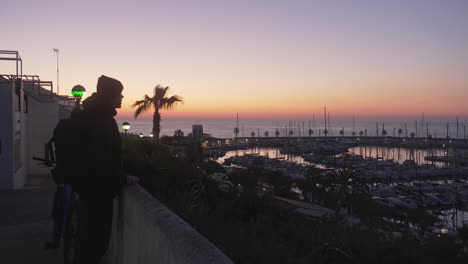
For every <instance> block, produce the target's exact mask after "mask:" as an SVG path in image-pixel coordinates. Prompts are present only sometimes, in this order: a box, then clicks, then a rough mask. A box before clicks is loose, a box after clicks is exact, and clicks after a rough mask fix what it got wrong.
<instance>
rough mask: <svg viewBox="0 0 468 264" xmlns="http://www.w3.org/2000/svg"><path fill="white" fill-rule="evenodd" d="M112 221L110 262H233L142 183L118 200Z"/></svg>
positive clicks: (227, 263) (186, 263) (132, 187)
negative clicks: (156, 197) (149, 192)
mask: <svg viewBox="0 0 468 264" xmlns="http://www.w3.org/2000/svg"><path fill="white" fill-rule="evenodd" d="M113 225H114V226H113V231H112V240H111V245H110V248H109V258H110V260H111V263H115V264H124V263H138V264H146V263H148V264H150V263H151V264H152V263H165V264H174V263H179V264H190V263H192V264H210V263H213V264H214V263H217V264H232V263H233V262H232V261H231V260H230V259H229V258H227V257H226V256H225V255H224V254H223V253H222V252H221V251H220V250H219V249H218V248H216V247H215V246H214V245H213V244H212V243H210V242H209V241H208V240H206V238H204V237H203V236H202V235H200V234H199V233H198V232H197V231H195V230H194V229H193V228H192V227H191V226H189V225H188V224H187V223H186V222H184V221H183V220H182V219H181V218H179V217H178V216H177V215H175V214H174V213H172V212H171V211H170V210H169V209H167V208H166V207H165V206H164V205H163V204H162V203H160V202H159V201H158V200H156V199H155V198H154V197H152V196H151V195H150V194H148V193H147V192H146V191H145V190H143V188H141V187H140V186H139V185H133V186H130V187H127V188H125V190H124V191H123V193H122V195H121V196H120V198H119V199H118V200H117V201H116V203H115V210H114V220H113Z"/></svg>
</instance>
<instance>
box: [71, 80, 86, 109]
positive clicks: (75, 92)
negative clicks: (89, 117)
mask: <svg viewBox="0 0 468 264" xmlns="http://www.w3.org/2000/svg"><path fill="white" fill-rule="evenodd" d="M71 94H72V96H73V97H74V98H75V100H76V106H77V107H79V106H80V102H81V99H82V98H83V97H85V96H86V89H85V88H84V87H83V86H82V85H79V84H77V85H75V86H73V88H72V90H71Z"/></svg>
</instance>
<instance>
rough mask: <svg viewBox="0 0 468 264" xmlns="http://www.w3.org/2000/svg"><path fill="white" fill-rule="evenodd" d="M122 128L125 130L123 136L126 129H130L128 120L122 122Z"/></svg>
mask: <svg viewBox="0 0 468 264" xmlns="http://www.w3.org/2000/svg"><path fill="white" fill-rule="evenodd" d="M122 128H123V130H124V131H125V136H127V130H129V129H130V123H128V122H123V124H122Z"/></svg>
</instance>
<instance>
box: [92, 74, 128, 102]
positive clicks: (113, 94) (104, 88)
mask: <svg viewBox="0 0 468 264" xmlns="http://www.w3.org/2000/svg"><path fill="white" fill-rule="evenodd" d="M122 90H123V85H122V83H121V82H120V81H119V80H116V79H114V78H111V77H107V76H105V75H101V77H99V79H98V83H97V94H98V96H99V97H101V98H106V99H107V100H109V102H110V103H111V105H112V106H113V107H114V108H120V107H121V106H122V98H123V95H122Z"/></svg>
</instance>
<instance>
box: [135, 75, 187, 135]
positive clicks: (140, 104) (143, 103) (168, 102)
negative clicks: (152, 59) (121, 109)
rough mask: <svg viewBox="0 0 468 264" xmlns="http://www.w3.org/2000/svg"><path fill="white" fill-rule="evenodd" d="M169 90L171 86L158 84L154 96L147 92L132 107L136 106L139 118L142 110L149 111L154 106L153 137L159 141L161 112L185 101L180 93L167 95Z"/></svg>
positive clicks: (136, 114)
mask: <svg viewBox="0 0 468 264" xmlns="http://www.w3.org/2000/svg"><path fill="white" fill-rule="evenodd" d="M167 90H169V86H167V87H162V86H161V85H159V84H158V85H156V86H155V87H154V90H153V97H149V96H148V95H146V94H145V96H143V100H140V101H136V102H135V103H133V105H132V107H133V108H135V107H136V110H135V114H134V116H135V118H137V117H138V116H139V115H140V114H141V113H142V112H144V111H147V110H149V109H151V108H154V114H153V138H154V139H155V140H156V141H157V140H159V132H160V131H161V113H160V111H161V110H163V109H172V108H173V107H174V106H175V105H176V104H177V103H179V102H181V103H182V102H183V101H182V97H180V96H178V95H173V96H171V97H166V94H167Z"/></svg>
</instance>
